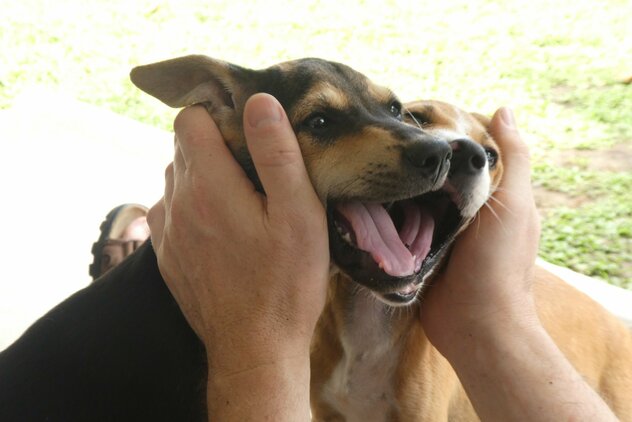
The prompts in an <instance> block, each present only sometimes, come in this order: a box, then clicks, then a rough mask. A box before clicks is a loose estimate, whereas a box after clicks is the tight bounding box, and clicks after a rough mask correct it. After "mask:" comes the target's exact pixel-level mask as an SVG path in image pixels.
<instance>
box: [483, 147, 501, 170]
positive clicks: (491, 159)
mask: <svg viewBox="0 0 632 422" xmlns="http://www.w3.org/2000/svg"><path fill="white" fill-rule="evenodd" d="M485 155H486V156H487V163H488V164H489V168H490V169H493V168H494V167H496V164H497V163H498V152H496V150H494V149H491V148H485Z"/></svg>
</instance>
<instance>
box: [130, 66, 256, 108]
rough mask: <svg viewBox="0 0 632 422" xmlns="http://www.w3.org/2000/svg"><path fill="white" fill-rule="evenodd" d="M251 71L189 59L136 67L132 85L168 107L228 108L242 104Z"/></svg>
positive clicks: (132, 73) (132, 74)
mask: <svg viewBox="0 0 632 422" xmlns="http://www.w3.org/2000/svg"><path fill="white" fill-rule="evenodd" d="M251 73H254V71H252V70H249V69H245V68H242V67H239V66H236V65H233V64H231V63H227V62H224V61H221V60H216V59H212V58H210V57H207V56H201V55H192V56H185V57H179V58H176V59H171V60H166V61H162V62H158V63H153V64H148V65H145V66H138V67H135V68H134V69H132V72H131V73H130V78H131V80H132V82H133V83H134V85H136V86H137V87H138V88H140V89H141V90H143V91H145V92H146V93H148V94H149V95H152V96H154V97H156V98H158V99H159V100H160V101H162V102H163V103H165V104H167V105H168V106H171V107H176V108H180V107H186V106H189V105H193V104H198V103H211V104H212V106H213V107H229V108H232V109H234V108H235V104H236V103H237V102H239V103H240V104H241V103H243V102H245V100H246V99H247V98H248V96H249V95H248V94H247V93H246V89H247V85H248V83H247V81H248V76H249V75H250V74H251Z"/></svg>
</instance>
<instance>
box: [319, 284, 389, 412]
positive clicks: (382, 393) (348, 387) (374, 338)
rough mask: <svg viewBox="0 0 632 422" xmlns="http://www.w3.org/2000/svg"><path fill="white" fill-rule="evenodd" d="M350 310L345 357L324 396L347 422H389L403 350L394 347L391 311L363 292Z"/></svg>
mask: <svg viewBox="0 0 632 422" xmlns="http://www.w3.org/2000/svg"><path fill="white" fill-rule="evenodd" d="M351 306H352V309H347V310H346V313H345V314H346V321H345V323H344V326H343V332H342V338H341V342H342V347H343V349H344V356H343V358H342V359H341V361H340V363H339V364H338V366H337V367H336V368H335V370H334V371H333V374H332V377H331V379H330V380H329V381H328V382H327V383H326V384H325V386H324V391H323V396H324V398H325V400H326V401H327V402H328V404H329V405H330V406H332V407H333V408H334V409H336V410H337V411H338V412H340V413H341V414H343V415H345V417H346V420H347V422H356V421H358V422H369V421H388V420H389V414H390V412H391V410H392V409H393V408H394V407H395V406H396V404H395V391H394V385H393V384H394V383H393V376H394V372H395V366H396V362H397V358H398V355H399V350H395V349H394V348H393V344H392V341H391V332H390V327H389V319H390V318H389V315H388V312H389V310H388V309H386V307H385V305H384V304H382V303H380V302H378V301H377V300H376V299H375V298H373V297H372V296H371V295H370V294H368V293H366V292H359V293H358V294H357V297H356V298H355V300H354V301H352V305H351Z"/></svg>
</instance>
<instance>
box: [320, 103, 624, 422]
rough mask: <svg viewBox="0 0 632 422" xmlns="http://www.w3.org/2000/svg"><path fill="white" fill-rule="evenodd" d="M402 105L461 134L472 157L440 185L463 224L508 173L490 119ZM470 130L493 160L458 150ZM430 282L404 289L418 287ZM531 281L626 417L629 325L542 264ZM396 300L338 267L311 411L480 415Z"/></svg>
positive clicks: (423, 121)
mask: <svg viewBox="0 0 632 422" xmlns="http://www.w3.org/2000/svg"><path fill="white" fill-rule="evenodd" d="M404 109H405V110H406V111H407V112H408V113H409V118H408V119H407V120H408V121H409V123H411V124H415V125H420V126H421V127H422V128H423V129H424V130H425V131H426V132H428V133H430V134H433V135H435V136H436V137H438V138H440V139H443V140H445V141H446V142H449V143H451V144H452V145H454V144H455V143H457V145H458V147H457V149H456V150H455V154H454V157H453V158H452V165H453V166H454V165H456V166H457V167H461V166H463V165H464V164H463V163H462V160H469V161H468V163H467V164H465V166H466V167H467V169H466V170H462V169H454V168H453V169H452V170H451V171H450V174H449V176H448V178H447V180H446V183H445V185H444V187H443V188H442V190H443V191H446V193H447V194H448V195H449V197H450V198H451V199H452V201H453V202H454V205H455V206H456V207H457V208H458V209H459V211H460V214H461V217H462V218H461V220H460V222H459V225H460V226H459V228H458V229H457V230H456V232H459V231H460V230H462V229H463V228H465V227H466V226H467V224H468V223H469V222H470V221H471V219H472V218H473V217H474V216H475V214H476V212H477V211H478V209H479V208H480V207H481V206H483V205H484V203H485V201H487V199H488V197H489V196H490V195H491V194H492V193H493V191H494V189H495V188H496V187H497V185H498V183H499V181H500V177H501V175H502V160H501V158H500V156H499V154H498V151H497V147H496V145H495V143H494V141H493V139H491V138H490V136H489V134H488V133H487V132H486V129H485V126H486V125H487V124H488V120H487V119H486V118H484V117H482V116H480V115H477V114H469V113H466V112H464V111H461V110H459V109H457V108H456V107H454V106H451V105H449V104H446V103H442V102H438V101H419V102H414V103H411V104H406V105H405V106H404ZM468 139H469V140H471V141H474V142H475V143H476V144H478V145H480V146H482V147H483V148H481V149H480V150H482V151H485V153H486V155H487V163H486V165H484V166H481V165H476V163H475V162H474V160H476V159H475V158H474V157H475V156H476V155H475V154H469V155H466V156H465V158H464V157H463V156H461V154H463V152H462V151H460V150H461V148H462V147H461V144H462V143H463V142H464V141H463V140H468ZM479 154H480V152H479ZM481 162H482V160H480V158H479V163H481ZM437 265H439V263H438V264H436V265H435V267H436V266H437ZM432 272H433V270H430V271H429V273H430V274H431V273H432ZM424 280H428V278H425V279H424ZM424 283H425V281H424V282H422V284H421V285H418V286H415V288H414V289H413V288H411V289H410V290H406V293H408V294H411V293H412V291H413V290H414V291H416V290H418V289H421V288H422V286H423V284H424ZM534 291H535V296H536V301H537V307H538V313H539V316H540V319H541V321H542V323H543V324H544V326H545V328H546V329H547V330H548V332H549V333H550V335H551V336H552V337H553V339H554V340H555V341H556V343H557V344H558V346H559V347H560V349H561V350H562V351H563V353H564V354H565V355H566V357H567V358H568V359H569V360H570V361H571V362H572V363H573V365H574V366H575V368H576V369H577V370H578V371H579V372H580V373H581V374H582V375H583V376H584V378H585V379H586V380H587V381H588V382H589V384H590V385H591V386H592V387H593V388H595V389H596V390H597V391H598V392H599V393H600V394H601V395H602V397H603V398H604V399H605V401H606V402H607V403H608V404H609V405H610V407H611V408H612V409H613V410H614V412H615V413H616V414H617V416H618V417H619V418H620V419H621V420H626V421H627V420H632V336H631V335H630V332H629V331H628V329H627V328H626V327H625V326H624V325H623V324H622V323H621V322H620V321H618V320H617V319H615V318H614V317H613V316H612V315H610V314H609V313H608V312H607V311H606V310H604V309H603V308H602V307H601V306H600V305H598V304H597V303H595V302H594V301H593V300H591V299H590V298H589V297H587V296H586V295H584V294H583V293H580V292H579V291H577V290H576V289H574V288H573V287H571V286H569V285H568V284H566V283H565V282H564V281H562V280H560V279H559V278H557V277H556V276H554V275H552V274H551V273H549V272H547V271H545V270H544V269H542V268H538V269H537V271H536V279H535V285H534ZM376 299H377V300H376ZM379 299H382V300H379ZM391 305H392V303H391V302H390V301H388V300H384V298H383V296H382V295H381V293H380V292H378V293H375V292H371V291H370V290H369V289H366V288H365V287H359V286H358V284H357V283H356V282H354V281H353V280H352V279H350V278H349V277H348V276H347V275H346V274H344V273H340V274H338V275H337V276H335V277H334V279H333V280H332V283H331V285H330V289H329V297H328V303H327V306H326V308H325V312H324V313H323V316H322V317H321V320H320V322H319V326H318V328H317V331H316V335H315V338H314V343H313V349H312V391H311V394H312V409H313V417H314V420H317V421H342V420H345V421H442V420H458V421H462V420H478V418H477V416H476V413H475V412H474V409H473V408H472V406H471V404H470V402H469V400H468V398H467V396H466V394H465V392H464V390H463V388H462V386H461V385H460V383H459V380H458V378H457V376H456V374H455V373H454V371H453V370H452V368H451V366H450V365H449V364H448V362H447V361H446V360H445V359H444V358H443V357H442V356H441V355H440V353H439V352H438V351H437V350H436V349H434V347H433V346H432V345H431V344H430V342H429V341H428V339H427V338H426V336H425V334H424V331H423V329H422V327H421V322H420V320H419V316H418V315H419V309H418V306H419V303H413V304H411V305H410V306H409V307H408V308H407V309H406V310H405V311H403V312H402V311H400V310H393V309H390V306H391Z"/></svg>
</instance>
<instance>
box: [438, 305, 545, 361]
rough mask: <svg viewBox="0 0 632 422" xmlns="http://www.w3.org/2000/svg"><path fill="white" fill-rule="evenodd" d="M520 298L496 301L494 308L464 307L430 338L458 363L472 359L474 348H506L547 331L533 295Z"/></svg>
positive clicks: (448, 356) (441, 350) (440, 349)
mask: <svg viewBox="0 0 632 422" xmlns="http://www.w3.org/2000/svg"><path fill="white" fill-rule="evenodd" d="M519 302H520V303H518V302H517V301H516V302H511V303H508V304H507V305H506V306H499V305H498V304H496V306H494V308H493V309H491V308H490V309H484V310H483V309H480V308H479V309H475V310H472V309H469V310H468V311H465V310H461V311H460V312H458V313H454V314H452V315H450V316H447V317H446V318H445V319H444V320H443V321H442V324H441V327H440V329H438V330H437V329H435V330H434V332H433V335H432V336H430V335H429V337H430V340H431V342H432V344H433V345H434V346H435V348H437V349H438V350H439V352H441V354H442V355H443V356H445V357H446V359H448V361H450V363H451V364H452V366H454V365H455V364H458V363H459V361H460V360H461V359H466V360H467V359H469V357H468V356H469V355H470V354H471V353H472V352H473V351H476V350H483V351H488V350H495V349H497V348H500V349H502V348H503V347H505V345H506V344H509V343H511V342H514V341H515V340H516V339H520V338H524V337H525V336H527V337H528V336H534V335H541V334H542V333H544V334H546V332H545V330H544V327H543V326H542V324H541V323H540V320H539V318H538V316H537V312H536V310H535V305H534V303H533V300H532V298H530V297H523V298H521V299H520V300H519Z"/></svg>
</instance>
